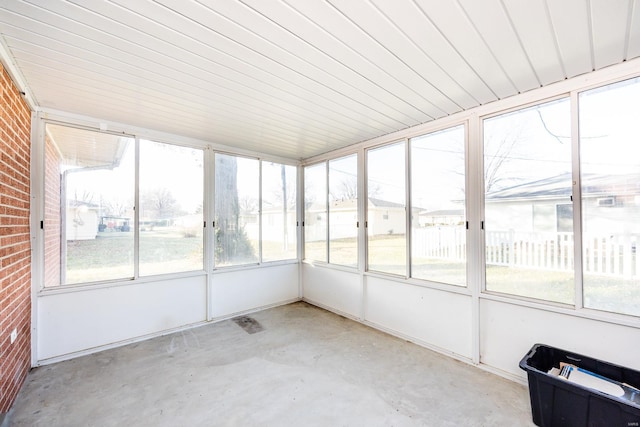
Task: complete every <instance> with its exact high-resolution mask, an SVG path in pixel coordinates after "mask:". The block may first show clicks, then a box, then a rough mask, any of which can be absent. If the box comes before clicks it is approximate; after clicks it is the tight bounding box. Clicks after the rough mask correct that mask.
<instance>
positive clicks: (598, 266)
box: [579, 78, 640, 316]
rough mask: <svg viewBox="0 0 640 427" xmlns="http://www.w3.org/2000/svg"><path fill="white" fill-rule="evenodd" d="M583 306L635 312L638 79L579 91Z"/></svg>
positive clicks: (639, 309) (638, 282)
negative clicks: (580, 92)
mask: <svg viewBox="0 0 640 427" xmlns="http://www.w3.org/2000/svg"><path fill="white" fill-rule="evenodd" d="M579 106H580V110H579V111H580V168H581V181H582V232H583V234H582V266H583V283H584V285H583V289H584V306H585V307H588V308H595V309H600V310H607V311H613V312H618V313H625V314H631V315H635V316H638V315H640V257H639V256H638V250H639V249H638V248H639V247H640V221H639V219H640V144H639V138H638V117H640V79H637V78H636V79H633V80H629V81H625V82H621V83H618V84H614V85H610V86H605V87H603V88H598V89H594V90H590V91H587V92H583V93H582V94H580V98H579Z"/></svg>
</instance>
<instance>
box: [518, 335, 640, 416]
mask: <svg viewBox="0 0 640 427" xmlns="http://www.w3.org/2000/svg"><path fill="white" fill-rule="evenodd" d="M639 356H640V355H639ZM560 362H565V363H569V364H572V365H575V366H577V367H580V368H582V369H586V370H588V371H590V372H593V373H595V374H598V375H601V376H603V377H605V378H608V379H610V380H613V381H616V382H619V383H624V384H628V385H631V386H633V387H636V388H640V372H639V371H634V370H632V369H628V368H624V367H621V366H617V365H614V364H611V363H607V362H603V361H601V360H597V359H593V358H591V357H587V356H583V355H581V354H576V353H571V352H568V351H565V350H561V349H558V348H553V347H549V346H546V345H543V344H536V345H534V346H533V347H532V348H531V350H530V351H529V352H528V353H527V354H526V355H525V356H524V358H522V360H521V361H520V368H522V369H524V370H525V371H526V372H527V377H528V380H529V396H530V398H531V414H532V416H533V422H534V423H535V424H536V425H539V426H542V427H555V426H575V427H582V426H602V427H618V426H619V427H636V426H637V427H640V395H638V394H636V393H633V392H632V393H629V392H627V393H625V395H624V396H622V397H617V396H612V395H609V394H606V393H602V392H600V391H598V390H595V389H592V388H587V387H584V386H582V385H579V384H575V383H573V382H569V381H567V380H565V379H563V378H560V377H558V376H554V375H551V374H548V373H547V372H548V371H549V370H550V369H551V368H554V367H556V368H557V367H559V366H560Z"/></svg>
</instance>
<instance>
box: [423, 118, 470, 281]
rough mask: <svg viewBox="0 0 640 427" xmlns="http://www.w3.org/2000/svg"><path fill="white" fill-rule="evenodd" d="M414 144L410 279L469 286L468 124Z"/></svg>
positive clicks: (425, 137)
mask: <svg viewBox="0 0 640 427" xmlns="http://www.w3.org/2000/svg"><path fill="white" fill-rule="evenodd" d="M410 144H411V146H410V148H411V276H412V277H415V278H419V279H427V280H431V281H434V282H441V283H448V284H453V285H460V286H465V285H466V227H465V222H466V219H465V218H466V217H465V155H464V153H465V135H464V126H458V127H455V128H452V129H447V130H444V131H441V132H436V133H432V134H429V135H424V136H420V137H417V138H412V139H411V141H410Z"/></svg>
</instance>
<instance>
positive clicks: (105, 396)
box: [5, 303, 533, 427]
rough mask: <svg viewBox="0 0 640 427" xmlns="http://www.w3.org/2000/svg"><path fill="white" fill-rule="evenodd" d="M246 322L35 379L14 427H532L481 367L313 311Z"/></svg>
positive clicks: (287, 311)
mask: <svg viewBox="0 0 640 427" xmlns="http://www.w3.org/2000/svg"><path fill="white" fill-rule="evenodd" d="M249 317H250V319H244V320H245V321H235V322H234V321H232V320H229V321H224V322H220V323H216V324H211V325H207V326H203V327H199V328H195V329H191V330H188V331H185V332H181V333H175V334H172V335H168V336H165V337H159V338H154V339H151V340H148V341H144V342H141V343H137V344H131V345H127V346H125V347H120V348H117V349H113V350H108V351H104V352H101V353H97V354H93V355H89V356H85V357H80V358H77V359H73V360H70V361H66V362H61V363H57V364H54V365H48V366H44V367H41V368H37V369H34V370H32V371H31V372H30V373H29V375H28V377H27V380H26V383H25V385H24V387H23V389H22V390H21V392H20V394H19V396H18V399H17V401H16V402H15V404H14V407H13V408H12V410H11V412H10V413H9V418H8V421H9V425H11V426H218V425H220V426H414V425H415V426H491V427H494V426H509V427H512V426H528V425H533V423H532V422H531V412H530V406H529V400H528V393H527V389H526V387H524V386H522V385H520V384H516V383H513V382H511V381H508V380H505V379H503V378H500V377H498V376H495V375H492V374H490V373H487V372H484V371H482V370H480V369H477V368H475V367H473V366H469V365H467V364H465V363H462V362H459V361H456V360H453V359H451V358H448V357H445V356H442V355H440V354H437V353H434V352H432V351H430V350H427V349H424V348H422V347H419V346H417V345H414V344H411V343H408V342H406V341H403V340H401V339H397V338H395V337H392V336H389V335H387V334H384V333H381V332H378V331H376V330H374V329H371V328H368V327H366V326H363V325H361V324H359V323H357V322H353V321H351V320H347V319H344V318H342V317H340V316H337V315H335V314H332V313H329V312H327V311H324V310H322V309H318V308H315V307H313V306H310V305H308V304H305V303H295V304H290V305H287V306H283V307H278V308H274V309H270V310H265V311H262V312H259V313H254V314H252V315H251V316H249ZM252 320H255V322H257V324H256V323H254V322H253V321H252ZM260 327H261V328H262V330H260ZM250 332H253V333H250ZM5 421H6V420H5Z"/></svg>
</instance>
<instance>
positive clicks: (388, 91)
mask: <svg viewBox="0 0 640 427" xmlns="http://www.w3.org/2000/svg"><path fill="white" fill-rule="evenodd" d="M241 2H242V3H243V4H244V5H245V6H246V7H248V8H250V9H252V10H254V11H255V12H256V13H258V14H260V15H261V16H263V17H264V18H265V19H267V20H269V21H270V22H272V23H273V25H277V26H278V27H280V28H282V29H283V30H284V31H287V32H288V33H289V34H291V36H293V37H295V38H297V39H299V40H301V41H302V42H304V43H306V44H307V45H308V46H310V47H311V48H313V49H316V50H318V51H319V52H321V53H322V54H323V55H325V56H327V57H329V58H331V59H332V60H333V61H335V62H336V63H339V64H341V65H343V66H344V67H345V68H347V69H349V70H350V71H351V72H353V73H354V74H357V75H358V76H360V77H361V78H363V79H365V80H367V81H369V82H370V83H371V84H373V85H375V86H376V87H378V88H380V89H381V90H383V91H384V92H386V93H388V94H389V95H391V96H393V97H394V98H397V99H398V100H401V101H402V102H404V103H406V104H407V105H410V106H411V107H412V108H414V109H416V110H417V111H420V112H421V113H422V114H424V115H426V116H428V117H430V118H431V119H433V117H432V116H430V115H429V113H427V112H425V111H422V110H421V109H420V107H418V106H416V105H414V104H412V103H410V102H408V101H407V100H406V99H403V98H401V97H399V96H398V95H397V94H395V93H393V92H391V91H390V90H388V89H387V88H385V87H383V86H381V85H380V84H378V83H377V82H375V81H374V80H372V79H370V78H369V77H367V76H365V75H364V74H363V73H362V72H360V71H358V70H356V69H354V68H353V67H351V66H349V65H347V64H345V63H344V62H342V61H340V60H338V59H337V58H335V57H333V56H332V55H331V54H330V53H328V52H326V51H325V50H323V49H321V48H319V47H318V46H316V45H314V44H312V43H310V42H309V41H308V40H305V39H304V38H302V37H300V36H299V35H298V34H296V33H294V32H293V31H291V30H289V29H288V28H286V27H284V26H283V25H281V24H279V23H277V22H275V21H274V20H273V19H271V18H270V17H268V16H266V15H264V14H263V13H262V12H260V11H258V10H256V9H255V8H253V7H251V6H249V5H248V4H246V3H245V2H244V1H242V0H241ZM283 4H286V5H287V7H290V8H291V10H294V11H295V12H296V13H298V14H299V15H300V16H303V17H304V18H305V19H307V20H308V18H307V17H306V16H305V15H302V14H300V12H298V11H297V10H296V9H294V8H292V7H291V6H290V5H289V4H287V3H283ZM312 23H313V25H316V26H317V24H316V23H315V22H312ZM331 36H332V37H333V35H331ZM334 38H335V37H334ZM336 40H337V39H336ZM338 41H339V40H338ZM340 42H341V41H340ZM341 43H342V42H341ZM345 46H347V45H346V44H345ZM352 51H353V50H352ZM353 52H354V53H357V52H355V51H353ZM359 56H361V57H363V56H362V55H359ZM363 58H364V57H363ZM368 62H369V63H371V62H370V61H368ZM371 64H372V63H371ZM372 65H375V64H372ZM378 68H379V67H378ZM387 75H388V76H389V77H392V78H394V77H393V76H391V75H389V74H387ZM394 79H395V78H394Z"/></svg>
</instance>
